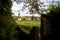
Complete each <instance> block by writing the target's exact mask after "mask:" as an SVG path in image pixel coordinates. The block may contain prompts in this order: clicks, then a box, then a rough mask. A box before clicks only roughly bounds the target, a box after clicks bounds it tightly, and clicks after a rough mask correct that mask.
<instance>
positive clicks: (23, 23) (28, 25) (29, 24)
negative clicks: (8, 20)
mask: <svg viewBox="0 0 60 40" xmlns="http://www.w3.org/2000/svg"><path fill="white" fill-rule="evenodd" d="M16 23H17V24H18V25H19V26H20V27H21V28H23V29H25V30H31V28H32V27H34V26H36V27H38V28H40V25H41V22H40V21H16Z"/></svg>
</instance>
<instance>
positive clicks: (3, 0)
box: [0, 0, 15, 40]
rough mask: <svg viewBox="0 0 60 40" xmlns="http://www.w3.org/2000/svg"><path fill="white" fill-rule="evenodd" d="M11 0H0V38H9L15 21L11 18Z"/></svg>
mask: <svg viewBox="0 0 60 40" xmlns="http://www.w3.org/2000/svg"><path fill="white" fill-rule="evenodd" d="M11 6H12V2H11V0H0V40H11V39H12V33H11V32H12V31H13V27H15V22H14V20H13V18H12V16H11V15H12V12H11Z"/></svg>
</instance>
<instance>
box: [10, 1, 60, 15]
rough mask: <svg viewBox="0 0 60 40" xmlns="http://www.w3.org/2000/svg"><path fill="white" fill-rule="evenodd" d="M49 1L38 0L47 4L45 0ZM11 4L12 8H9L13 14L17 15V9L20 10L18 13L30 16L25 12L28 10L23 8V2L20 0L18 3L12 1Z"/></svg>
mask: <svg viewBox="0 0 60 40" xmlns="http://www.w3.org/2000/svg"><path fill="white" fill-rule="evenodd" d="M51 1H52V0H40V2H45V5H46V4H49V3H47V2H51ZM54 1H60V0H54ZM12 4H13V5H12V8H11V9H12V12H13V13H14V15H16V16H17V15H18V11H20V15H21V16H31V15H30V13H28V14H26V13H27V12H28V11H29V9H28V7H27V8H25V9H23V6H24V2H22V3H20V4H17V3H16V2H13V3H12ZM46 8H47V7H46Z"/></svg>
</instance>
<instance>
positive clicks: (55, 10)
mask: <svg viewBox="0 0 60 40" xmlns="http://www.w3.org/2000/svg"><path fill="white" fill-rule="evenodd" d="M49 10H50V13H48V14H47V15H49V16H56V15H57V16H58V15H60V5H51V7H50V8H49Z"/></svg>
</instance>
